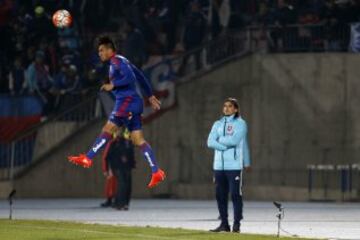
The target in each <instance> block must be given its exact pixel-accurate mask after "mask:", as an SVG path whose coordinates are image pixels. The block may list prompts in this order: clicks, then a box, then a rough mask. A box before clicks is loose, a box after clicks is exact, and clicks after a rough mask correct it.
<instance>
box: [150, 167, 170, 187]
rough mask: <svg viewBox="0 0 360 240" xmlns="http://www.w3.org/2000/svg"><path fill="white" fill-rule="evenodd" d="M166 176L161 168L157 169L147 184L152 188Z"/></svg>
mask: <svg viewBox="0 0 360 240" xmlns="http://www.w3.org/2000/svg"><path fill="white" fill-rule="evenodd" d="M165 178H166V174H165V172H164V171H163V170H161V169H159V170H157V172H155V173H153V174H152V176H151V181H150V183H149V184H148V187H149V188H153V187H155V186H156V185H158V184H159V183H161V182H162V181H164V180H165Z"/></svg>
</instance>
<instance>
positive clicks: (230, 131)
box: [226, 125, 234, 135]
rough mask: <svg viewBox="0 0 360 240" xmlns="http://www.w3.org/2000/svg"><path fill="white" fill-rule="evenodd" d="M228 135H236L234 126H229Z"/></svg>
mask: <svg viewBox="0 0 360 240" xmlns="http://www.w3.org/2000/svg"><path fill="white" fill-rule="evenodd" d="M226 133H227V134H228V135H233V133H234V128H233V126H232V125H229V126H228V127H227V129H226Z"/></svg>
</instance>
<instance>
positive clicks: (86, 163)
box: [68, 154, 92, 168]
mask: <svg viewBox="0 0 360 240" xmlns="http://www.w3.org/2000/svg"><path fill="white" fill-rule="evenodd" d="M68 160H69V162H71V163H72V164H75V165H80V166H82V167H84V168H89V167H91V166H92V160H91V159H90V158H88V157H87V156H86V155H85V154H80V155H79V156H68Z"/></svg>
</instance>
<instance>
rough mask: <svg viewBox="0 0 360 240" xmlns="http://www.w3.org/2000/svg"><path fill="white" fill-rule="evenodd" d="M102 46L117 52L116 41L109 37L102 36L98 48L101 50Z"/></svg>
mask: <svg viewBox="0 0 360 240" xmlns="http://www.w3.org/2000/svg"><path fill="white" fill-rule="evenodd" d="M101 45H105V46H106V47H108V48H111V49H112V50H114V51H116V46H115V43H114V41H113V40H112V39H111V38H110V37H108V36H100V37H99V38H98V39H97V48H99V47H100V46H101Z"/></svg>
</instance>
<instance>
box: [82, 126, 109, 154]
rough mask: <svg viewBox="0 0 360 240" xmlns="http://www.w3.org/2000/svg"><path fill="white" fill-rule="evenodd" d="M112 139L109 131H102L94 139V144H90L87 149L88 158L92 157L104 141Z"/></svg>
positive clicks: (102, 145)
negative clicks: (89, 147)
mask: <svg viewBox="0 0 360 240" xmlns="http://www.w3.org/2000/svg"><path fill="white" fill-rule="evenodd" d="M111 139H112V136H111V134H110V133H107V132H103V133H101V134H100V135H99V136H98V137H97V138H96V140H95V142H94V144H93V145H92V147H91V149H90V150H89V151H88V153H87V154H86V156H87V157H88V158H90V159H93V158H94V157H95V155H96V154H97V153H98V152H99V151H100V150H101V149H102V148H103V147H105V146H106V143H107V142H108V141H110V140H111Z"/></svg>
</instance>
